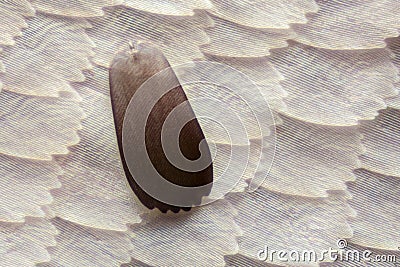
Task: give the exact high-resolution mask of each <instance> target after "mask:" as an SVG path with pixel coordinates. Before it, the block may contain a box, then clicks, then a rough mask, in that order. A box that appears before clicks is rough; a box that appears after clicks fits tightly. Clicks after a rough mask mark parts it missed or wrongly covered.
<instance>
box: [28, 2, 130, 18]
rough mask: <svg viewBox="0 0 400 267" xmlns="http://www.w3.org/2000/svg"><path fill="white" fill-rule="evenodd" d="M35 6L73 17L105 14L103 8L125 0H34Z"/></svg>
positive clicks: (40, 9)
mask: <svg viewBox="0 0 400 267" xmlns="http://www.w3.org/2000/svg"><path fill="white" fill-rule="evenodd" d="M31 2H32V5H33V7H34V8H35V9H36V10H38V11H42V12H45V13H50V14H56V15H61V16H71V17H94V16H102V15H104V12H103V10H102V9H103V8H104V7H107V6H114V5H119V4H122V3H123V0H90V1H87V0H71V1H68V2H66V1H63V0H32V1H31Z"/></svg>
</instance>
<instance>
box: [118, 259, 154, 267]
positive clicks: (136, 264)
mask: <svg viewBox="0 0 400 267" xmlns="http://www.w3.org/2000/svg"><path fill="white" fill-rule="evenodd" d="M121 267H153V266H151V265H148V264H146V263H143V262H141V261H138V260H135V259H132V260H131V262H129V263H126V264H122V265H121Z"/></svg>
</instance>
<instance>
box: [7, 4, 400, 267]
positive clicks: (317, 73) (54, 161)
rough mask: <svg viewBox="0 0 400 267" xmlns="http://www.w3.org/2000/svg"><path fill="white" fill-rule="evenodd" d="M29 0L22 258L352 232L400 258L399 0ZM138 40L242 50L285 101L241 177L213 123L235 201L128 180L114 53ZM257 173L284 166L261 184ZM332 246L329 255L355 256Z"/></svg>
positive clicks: (154, 259) (15, 88)
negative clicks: (174, 203) (203, 200)
mask: <svg viewBox="0 0 400 267" xmlns="http://www.w3.org/2000/svg"><path fill="white" fill-rule="evenodd" d="M14 2H15V3H14ZM14 2H11V1H2V2H0V13H1V16H0V17H1V18H0V22H3V23H0V29H1V31H0V46H1V48H0V52H1V54H0V60H1V61H2V62H3V65H4V66H3V65H1V63H0V71H1V73H0V87H1V84H2V91H1V92H0V177H2V180H1V182H0V187H1V188H2V189H0V245H1V246H0V259H1V262H2V264H4V265H5V266H35V265H36V264H39V266H49V267H50V266H124V267H128V266H143V267H144V266H146V267H149V266H166V265H168V266H192V265H195V266H204V265H210V266H269V267H270V266H299V265H300V266H318V264H317V263H314V262H307V263H295V262H285V263H282V262H271V261H268V260H267V262H262V261H260V260H259V259H258V257H257V253H258V251H259V250H260V249H264V248H265V246H268V247H269V248H270V249H275V250H280V249H283V250H291V249H295V250H298V251H303V250H307V249H313V250H315V251H317V252H320V251H322V250H324V249H328V248H329V247H332V248H336V247H337V244H336V242H337V240H338V239H339V238H344V239H347V240H348V241H349V247H348V249H358V250H360V251H361V250H364V249H370V250H372V251H373V253H374V254H395V255H398V252H397V251H396V250H397V248H398V245H399V244H400V236H399V234H398V233H399V232H400V229H399V227H398V225H399V224H398V221H399V217H400V215H399V212H398V209H399V208H398V207H399V205H400V203H399V201H398V197H397V196H398V195H399V190H400V189H399V188H400V180H399V179H400V178H399V177H400V175H399V174H400V172H399V169H398V165H399V163H400V162H399V161H398V158H399V154H400V150H399V148H398V147H399V143H400V140H399V137H398V136H399V130H398V129H399V127H400V125H399V118H400V114H399V109H400V101H399V95H398V90H399V55H400V53H399V40H400V39H399V37H397V36H398V35H399V28H400V20H399V16H397V15H396V14H397V13H396V12H397V10H398V9H399V2H398V1H397V0H380V1H379V0H367V1H361V0H351V1H344V0H337V1H325V0H317V1H313V0H296V1H276V0H273V1H265V0H232V1H222V0H167V1H147V0H145V1H137V0H117V1H108V0H91V1H82V0H74V1H69V2H68V3H67V2H65V1H60V0H51V1H43V0H32V1H30V3H28V2H27V1H25V0H20V1H14ZM34 9H36V10H34ZM388 38H389V39H388ZM136 40H145V41H150V42H152V43H154V44H156V45H158V46H159V47H160V48H161V49H162V51H163V52H164V53H165V55H166V57H167V58H168V60H169V61H170V62H171V63H172V64H173V65H176V64H180V63H186V62H187V61H192V60H195V59H203V60H208V61H215V62H218V63H223V64H227V65H228V66H230V67H233V68H235V69H237V70H239V71H241V72H243V73H244V74H245V75H247V76H248V77H249V78H250V79H251V81H252V82H253V83H254V84H255V85H256V86H258V89H259V92H260V93H261V94H260V96H261V97H260V99H252V105H254V106H255V107H257V108H259V107H262V106H261V103H264V101H267V102H268V104H269V105H270V108H271V109H272V113H273V115H274V117H275V119H276V124H277V127H276V135H277V140H276V144H269V146H268V147H265V148H261V145H260V144H261V141H262V140H264V139H266V138H267V137H268V136H263V135H262V134H261V131H259V130H257V129H256V127H255V126H254V124H253V121H252V120H250V119H248V120H245V121H244V124H247V126H248V129H250V135H251V139H250V140H248V141H249V142H246V143H238V144H235V146H237V147H239V148H240V149H239V150H237V151H239V155H237V157H236V158H233V159H234V160H233V165H234V166H237V171H236V169H235V171H232V172H230V173H226V174H224V172H223V171H224V163H225V162H226V161H228V158H229V156H230V151H231V150H230V149H229V142H228V139H227V138H226V136H224V135H222V134H221V132H220V131H218V130H216V128H213V127H212V126H211V124H207V123H206V122H204V121H203V122H201V123H202V127H203V128H204V131H205V134H206V136H207V139H208V141H209V142H210V143H213V144H215V147H216V149H217V150H218V151H220V154H218V155H217V156H218V157H217V158H216V162H215V164H214V171H215V173H216V175H220V174H222V175H223V176H224V177H225V178H227V180H232V179H236V178H237V177H238V176H241V178H242V179H238V184H237V185H236V186H235V187H234V188H233V190H232V192H231V193H230V194H228V195H227V196H225V197H224V199H222V200H219V201H216V202H213V203H211V204H210V205H208V206H204V207H200V208H195V209H193V210H192V211H190V212H188V213H179V214H171V213H168V214H161V213H159V212H157V211H151V212H150V211H147V210H145V209H143V207H142V206H141V205H140V204H139V202H138V201H137V200H136V199H135V198H134V197H133V194H132V192H131V191H130V189H129V188H128V186H127V185H126V184H125V183H126V181H125V177H124V173H123V170H122V169H121V165H120V159H119V153H118V147H117V144H116V139H115V132H114V128H113V118H112V113H111V106H110V97H109V88H108V67H109V64H110V62H111V60H112V58H113V56H114V55H115V53H116V52H117V51H118V50H119V49H121V48H122V47H126V46H127V45H128V41H136ZM386 44H387V47H386ZM210 75H211V76H213V77H215V78H222V79H225V80H230V79H231V77H229V76H228V75H223V74H221V73H211V74H210ZM219 76H221V77H219ZM237 84H239V85H240V88H241V91H240V93H241V94H246V93H247V94H251V93H252V92H253V91H251V90H252V89H251V88H252V86H251V85H250V84H249V83H245V82H243V81H237ZM184 89H185V92H186V93H187V95H188V97H189V100H190V101H192V100H193V99H195V98H196V97H199V96H213V97H216V98H219V99H221V100H222V101H223V102H225V103H228V104H229V105H230V106H231V107H232V108H233V109H234V110H235V111H237V112H238V113H241V114H242V115H244V116H245V117H246V118H250V117H251V116H250V115H249V110H247V109H246V108H245V107H244V106H243V105H240V103H238V102H237V101H235V99H234V98H233V97H232V96H231V95H229V94H226V92H224V91H222V90H220V91H219V90H218V87H216V86H209V85H208V86H198V87H190V86H184ZM201 108H204V107H202V106H196V105H194V109H195V111H196V109H197V110H200V109H201ZM206 110H207V109H206ZM208 110H209V112H213V109H212V107H211V108H210V107H208ZM220 115H224V114H223V113H221V114H220ZM265 126H266V127H269V129H270V131H273V130H274V129H273V128H274V127H273V126H272V125H265ZM270 131H267V132H268V133H271V132H270ZM275 145H276V149H277V150H276V155H275V159H274V164H273V166H272V168H271V169H270V168H269V167H270V166H269V164H268V160H267V158H268V156H270V154H269V153H273V152H272V151H273V149H272V148H273V147H274V146H275ZM248 151H250V157H249V159H248V165H247V166H246V168H244V172H243V173H241V172H239V169H240V168H239V167H242V166H240V165H241V163H242V158H244V157H246V156H247V155H246V154H247V152H248ZM260 151H262V152H263V154H262V155H261V157H262V158H261V161H260V158H259V152H260ZM258 163H260V165H258ZM267 173H269V175H268V176H267ZM254 176H255V177H257V179H260V180H261V179H264V178H266V180H265V182H264V183H263V184H262V186H261V187H260V188H259V189H258V190H257V191H255V192H247V191H246V190H245V189H246V187H247V184H248V183H249V181H250V180H252V178H253V177H254ZM221 196H222V195H221ZM398 257H400V255H398ZM329 261H330V260H329V259H325V262H324V263H321V264H319V266H323V267H325V266H342V265H341V264H342V262H336V263H331V262H329ZM346 264H347V265H348V266H365V265H368V264H369V263H368V262H365V261H360V262H351V263H349V262H347V263H346ZM347 265H346V266H347ZM382 266H393V264H391V265H389V264H387V265H385V264H383V263H382Z"/></svg>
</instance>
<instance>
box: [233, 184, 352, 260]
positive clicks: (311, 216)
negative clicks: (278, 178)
mask: <svg viewBox="0 0 400 267" xmlns="http://www.w3.org/2000/svg"><path fill="white" fill-rule="evenodd" d="M227 199H228V200H229V201H230V202H231V203H232V205H233V206H234V207H235V208H236V209H237V210H238V215H237V216H236V218H235V221H236V222H237V224H238V225H239V226H240V228H241V229H242V231H243V234H242V235H241V236H240V237H238V243H239V254H241V255H244V256H246V257H248V258H250V259H254V260H257V261H259V259H258V255H257V254H258V252H259V251H260V250H263V249H265V247H266V246H267V247H268V249H269V250H276V251H279V250H285V251H291V250H296V251H299V252H300V253H301V252H302V251H305V250H314V251H315V252H316V253H321V251H323V250H328V249H329V248H330V247H332V248H336V247H337V246H336V242H337V240H338V239H339V238H349V237H351V236H352V230H351V228H350V226H349V224H348V223H347V220H348V219H349V218H351V217H353V216H354V215H355V214H354V211H353V210H352V209H351V208H350V207H349V206H348V204H347V199H346V197H345V196H344V194H343V193H340V192H337V193H332V194H331V195H330V196H329V197H327V198H303V197H298V196H288V195H284V194H279V193H273V192H271V191H268V190H265V189H262V188H261V189H259V190H258V191H256V192H253V193H248V194H241V193H235V194H231V195H229V196H228V198H227ZM271 260H272V259H271V258H270V257H268V259H267V260H266V261H267V262H269V263H273V262H272V261H271ZM302 264H303V265H302V266H318V264H316V263H315V262H306V263H305V262H302ZM280 265H296V263H295V262H294V263H293V262H290V261H289V262H285V263H282V262H281V263H280Z"/></svg>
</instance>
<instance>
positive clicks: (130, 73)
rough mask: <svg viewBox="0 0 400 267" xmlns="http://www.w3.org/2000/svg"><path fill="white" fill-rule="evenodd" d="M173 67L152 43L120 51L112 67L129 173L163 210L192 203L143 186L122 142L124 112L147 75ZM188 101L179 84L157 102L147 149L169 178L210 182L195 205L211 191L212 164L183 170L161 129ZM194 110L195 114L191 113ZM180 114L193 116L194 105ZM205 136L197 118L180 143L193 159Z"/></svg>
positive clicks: (147, 201) (151, 204)
mask: <svg viewBox="0 0 400 267" xmlns="http://www.w3.org/2000/svg"><path fill="white" fill-rule="evenodd" d="M132 46H133V45H132ZM169 67H170V65H169V63H168V61H167V59H166V58H165V57H164V55H163V54H162V52H161V51H160V50H159V49H157V48H155V47H154V46H152V45H151V44H148V43H138V44H135V45H134V47H131V49H130V50H127V51H123V52H121V53H119V54H118V55H117V56H116V57H115V59H114V61H113V63H112V64H111V68H110V89H111V101H112V107H113V113H114V121H115V127H116V133H117V139H118V146H119V151H120V156H121V159H122V163H123V167H124V171H125V175H126V177H127V179H128V181H129V184H130V186H131V188H132V190H133V191H134V192H135V194H136V195H137V197H138V198H139V200H140V201H141V202H142V203H143V204H144V205H145V206H146V207H148V208H149V209H154V208H158V209H159V210H160V211H162V212H167V211H168V210H171V211H173V212H179V210H180V209H182V210H185V211H189V210H190V209H191V208H190V207H177V206H171V205H168V204H165V203H162V202H160V201H159V200H156V199H154V198H153V197H151V196H149V195H148V194H147V193H146V192H145V191H144V190H143V189H141V188H140V187H139V186H138V184H137V183H136V181H135V180H134V179H133V177H132V175H131V173H130V171H129V169H128V166H127V164H126V161H125V158H124V153H123V146H122V125H123V120H124V115H125V111H126V109H127V107H128V104H129V102H130V100H131V98H132V96H133V95H134V94H135V92H136V91H137V90H138V89H139V88H140V86H141V85H142V84H143V83H144V82H145V81H146V80H147V79H149V78H150V77H152V76H153V75H154V74H156V73H158V72H159V71H161V70H163V69H165V68H169ZM175 78H176V77H175ZM185 101H187V97H186V95H185V93H184V91H183V89H182V87H181V86H178V87H176V88H174V89H172V90H170V91H169V92H168V93H166V94H165V95H164V96H163V97H162V98H161V99H160V100H159V101H158V102H157V103H156V105H155V106H154V108H153V109H152V111H151V113H150V116H149V117H148V120H147V124H146V129H145V140H146V149H147V153H148V155H149V158H150V159H151V162H152V164H153V166H154V167H155V168H156V170H157V171H158V172H159V173H160V174H161V175H162V176H163V177H164V178H165V179H166V180H168V181H170V182H172V183H174V184H177V185H180V186H185V187H197V186H203V185H209V186H207V187H205V189H204V190H203V191H202V192H201V195H194V196H193V205H199V204H200V203H201V198H202V197H203V196H206V195H208V194H209V193H210V191H211V186H212V181H213V169H212V164H211V165H210V166H208V167H207V168H205V169H204V170H202V171H199V172H187V171H183V170H180V169H178V168H176V167H175V166H174V165H172V164H171V163H170V162H169V161H168V159H167V158H166V156H165V154H164V151H163V148H162V145H161V129H162V126H163V124H164V121H165V119H166V118H167V116H168V114H169V113H170V112H171V111H172V110H173V109H174V108H175V107H176V106H178V105H179V104H181V103H183V102H185ZM189 107H190V106H189ZM190 112H192V114H188V113H190ZM180 116H193V110H192V109H191V107H190V111H189V112H186V113H185V114H180ZM193 117H194V116H193ZM138 130H139V129H138ZM133 134H134V133H133ZM203 139H205V137H204V134H203V132H202V130H201V128H200V125H199V123H198V121H197V120H196V119H194V120H191V121H190V122H189V123H187V124H186V125H185V126H184V127H183V129H182V131H181V133H180V135H179V146H180V149H181V152H182V154H183V155H184V156H185V157H186V158H187V159H189V160H195V159H197V158H199V157H200V151H199V144H200V142H201V141H202V140H203ZM207 154H208V155H206V156H207V157H208V158H209V162H211V154H210V153H209V151H208V153H207Z"/></svg>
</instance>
